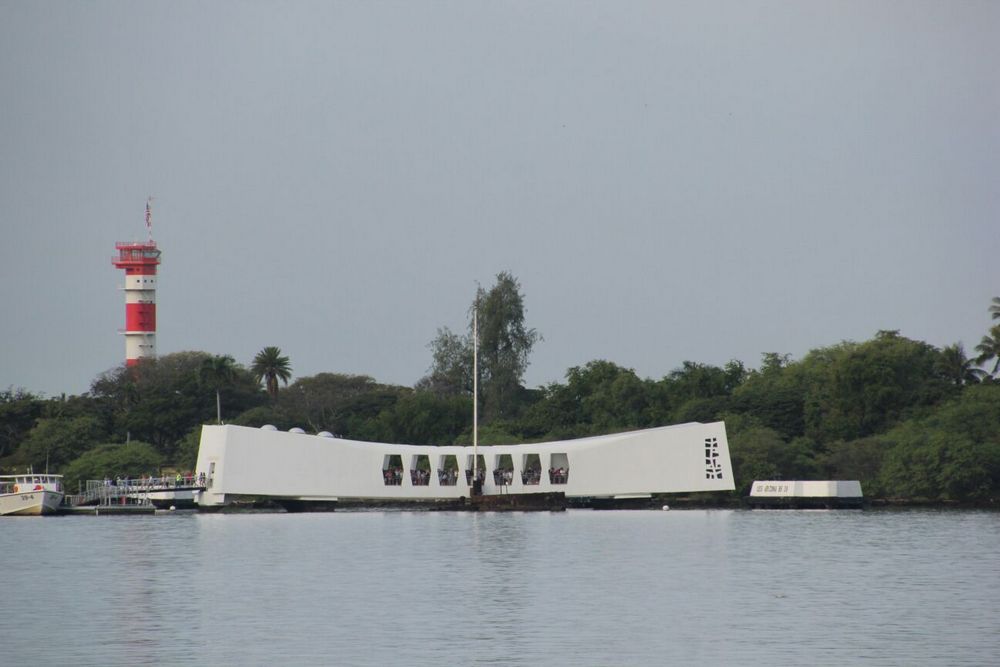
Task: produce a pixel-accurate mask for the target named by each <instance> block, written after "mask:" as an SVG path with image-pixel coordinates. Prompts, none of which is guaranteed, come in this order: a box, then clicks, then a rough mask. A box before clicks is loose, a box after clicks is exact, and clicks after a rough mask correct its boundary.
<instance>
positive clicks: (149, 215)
mask: <svg viewBox="0 0 1000 667" xmlns="http://www.w3.org/2000/svg"><path fill="white" fill-rule="evenodd" d="M152 201H153V198H152V197H150V198H149V199H147V200H146V229H148V230H149V231H153V209H152V207H151V206H150V205H149V204H150V202H152Z"/></svg>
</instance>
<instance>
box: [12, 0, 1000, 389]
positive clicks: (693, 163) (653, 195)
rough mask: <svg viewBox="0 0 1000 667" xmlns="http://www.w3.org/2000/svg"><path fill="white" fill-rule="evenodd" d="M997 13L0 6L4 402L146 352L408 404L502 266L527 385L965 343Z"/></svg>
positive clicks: (712, 7)
mask: <svg viewBox="0 0 1000 667" xmlns="http://www.w3.org/2000/svg"><path fill="white" fill-rule="evenodd" d="M998 35H1000V2H995V1H985V2H940V1H933V2H915V1H914V2H909V1H907V2H903V1H899V2H880V1H874V2H873V1H871V0H863V1H859V2H753V1H747V0H739V1H736V2H701V1H693V2H667V1H659V2H591V3H584V2H580V1H578V0H574V1H572V2H545V1H542V2H527V1H524V2H496V1H491V2H470V1H469V0H460V1H456V2H419V1H406V2H328V1H323V2H271V3H264V2H235V3H234V2H142V3H132V2H86V3H83V2H15V1H13V0H0V95H2V104H0V231H2V237H0V271H2V281H0V307H2V316H0V389H3V388H7V387H15V388H17V387H23V388H26V389H29V390H31V391H35V392H44V393H45V394H46V395H50V396H51V395H58V394H60V393H62V392H67V393H81V392H84V391H87V390H88V388H89V386H90V383H91V381H92V380H93V379H94V378H95V377H96V376H97V375H98V374H100V373H101V372H103V371H105V370H108V369H110V368H113V367H115V366H116V365H118V364H121V363H122V361H123V360H124V350H125V344H124V341H123V337H122V336H121V335H119V334H118V330H119V329H121V328H123V326H124V317H125V307H124V297H123V294H122V292H120V291H118V286H119V285H121V284H122V282H123V276H122V272H121V271H117V270H115V269H114V268H113V267H112V265H111V256H112V255H113V253H114V244H115V242H116V241H123V240H143V239H144V238H145V235H146V228H145V225H144V223H143V212H144V206H145V201H146V197H147V196H149V195H153V196H154V197H155V198H156V199H155V202H154V223H153V235H154V237H155V239H156V241H157V243H158V244H159V245H160V247H161V249H162V251H163V263H162V265H161V267H160V272H159V290H158V292H157V300H158V306H157V316H158V320H159V322H158V324H159V328H158V332H157V347H158V351H159V353H160V354H161V355H162V354H166V353H170V352H176V351H180V350H204V351H207V352H211V353H216V354H232V355H233V356H234V357H235V358H236V360H237V361H239V362H241V363H243V364H249V362H250V361H251V359H252V358H253V355H254V354H255V353H256V352H257V351H259V350H260V349H261V348H263V347H264V346H266V345H277V346H279V347H280V348H281V349H282V350H283V351H284V352H285V353H286V354H288V355H289V356H290V357H291V362H292V366H293V368H294V371H295V376H296V377H301V376H304V375H312V374H315V373H319V372H324V371H333V372H343V373H362V374H367V375H371V376H372V377H374V378H375V379H376V380H378V381H381V382H389V383H398V384H404V385H412V384H413V383H414V382H416V381H417V380H418V379H419V378H420V377H421V376H422V375H423V374H424V373H425V372H426V371H427V368H428V366H429V365H430V361H431V355H430V351H429V350H428V348H427V344H428V342H429V341H430V340H432V339H433V338H434V336H435V333H436V330H437V328H438V327H440V326H448V327H450V328H451V329H453V330H461V329H462V328H463V327H464V325H465V316H466V311H467V308H468V306H469V303H470V302H471V300H472V298H473V295H474V293H475V289H476V283H477V282H479V283H481V284H483V285H484V286H487V287H488V286H489V285H490V284H492V282H493V279H494V276H495V275H496V274H497V273H498V272H500V271H503V270H509V271H511V272H512V273H513V274H514V275H515V276H516V277H517V278H518V279H519V280H520V283H521V286H522V290H523V294H524V297H525V305H526V308H527V324H528V325H529V326H532V327H535V328H537V329H538V331H539V332H540V333H541V334H542V335H543V336H544V339H545V340H544V342H542V343H540V344H538V346H537V347H536V349H535V351H534V353H533V355H532V357H531V366H530V368H529V370H528V373H527V377H526V381H527V384H528V385H529V386H537V385H539V384H543V383H547V382H551V381H556V380H562V379H563V377H564V374H565V372H566V370H567V368H569V367H571V366H576V365H582V364H584V363H586V362H587V361H590V360H593V359H608V360H610V361H614V362H616V363H618V364H621V365H623V366H626V367H630V368H634V369H635V371H636V372H637V373H638V374H639V375H640V376H642V377H652V378H659V377H662V376H663V375H665V374H666V373H668V372H670V371H671V370H672V369H674V368H676V367H678V366H679V365H680V364H681V363H682V362H683V361H684V360H692V361H697V362H702V363H711V364H723V363H725V362H726V361H728V360H729V359H732V358H736V359H740V360H742V361H744V362H745V363H747V364H748V365H749V366H757V365H758V364H759V360H760V355H761V353H762V352H769V351H774V352H782V353H789V354H791V355H792V356H793V358H796V359H799V358H801V357H802V356H803V355H805V354H806V353H807V352H808V351H809V350H810V349H814V348H817V347H822V346H826V345H831V344H835V343H837V342H839V341H841V340H855V341H863V340H867V339H869V338H871V337H872V336H873V335H874V334H875V333H876V331H878V330H879V329H899V330H900V331H901V333H902V334H903V335H905V336H908V337H911V338H915V339H919V340H925V341H927V342H929V343H932V344H934V345H938V346H943V345H946V344H950V343H953V342H958V341H961V342H963V343H964V344H965V346H966V350H967V351H968V352H970V353H971V352H972V348H973V347H974V346H975V344H976V343H977V342H978V341H979V339H980V337H981V336H982V335H983V334H984V333H986V331H987V329H988V328H989V326H990V320H989V315H988V312H987V308H988V306H989V301H990V298H991V297H992V296H994V295H998V294H1000V269H998V261H997V258H998V249H1000V220H998V211H1000V73H998V72H1000V37H998Z"/></svg>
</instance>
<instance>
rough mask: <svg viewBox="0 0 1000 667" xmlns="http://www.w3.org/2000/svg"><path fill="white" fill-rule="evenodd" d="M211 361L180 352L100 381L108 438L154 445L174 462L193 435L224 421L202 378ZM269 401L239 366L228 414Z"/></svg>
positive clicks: (96, 390)
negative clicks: (199, 427) (188, 436)
mask: <svg viewBox="0 0 1000 667" xmlns="http://www.w3.org/2000/svg"><path fill="white" fill-rule="evenodd" d="M207 359H211V355H209V354H207V353H205V352H192V351H186V352H174V353H172V354H167V355H162V356H160V357H157V358H155V359H143V360H141V361H140V363H139V364H137V365H135V366H130V367H126V366H124V365H122V366H119V367H117V368H115V369H112V370H110V371H108V372H106V373H104V374H102V375H101V376H99V377H98V378H97V379H96V380H95V381H94V382H93V383H92V384H91V390H90V394H91V396H92V397H93V402H94V404H95V406H96V408H95V410H94V414H97V415H98V416H99V417H100V419H101V420H102V424H105V426H104V428H105V430H106V431H107V432H108V436H109V437H108V439H109V440H113V441H118V442H124V441H126V440H141V441H142V442H148V443H150V444H152V445H153V446H154V447H156V449H157V451H158V452H160V453H161V454H162V455H163V456H164V458H165V459H166V460H168V461H169V460H171V457H172V456H173V455H174V452H175V450H176V448H177V445H178V444H179V443H180V442H181V440H183V438H184V437H185V435H186V434H187V433H188V431H190V430H191V429H192V428H194V427H195V426H197V425H200V424H204V423H209V422H214V421H215V419H216V418H217V416H218V409H217V408H218V407H219V406H218V404H217V402H216V400H215V395H214V393H215V392H214V389H212V388H211V387H209V386H207V385H206V384H205V383H203V382H202V381H201V379H200V375H201V368H202V365H203V364H204V362H205V360H207ZM265 398H266V395H265V394H264V393H263V392H261V391H260V386H259V384H258V383H257V382H255V381H254V379H253V377H252V376H251V375H250V373H249V372H248V371H247V370H246V369H243V368H242V367H239V366H236V367H235V370H234V379H233V384H232V385H230V386H229V387H228V388H227V389H226V405H227V411H231V412H232V413H234V414H239V413H241V412H244V411H246V410H248V409H250V408H252V407H254V406H256V405H260V404H261V403H263V402H265Z"/></svg>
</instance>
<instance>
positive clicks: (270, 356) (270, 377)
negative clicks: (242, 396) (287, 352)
mask: <svg viewBox="0 0 1000 667" xmlns="http://www.w3.org/2000/svg"><path fill="white" fill-rule="evenodd" d="M250 372H251V373H253V376H254V379H255V380H257V382H261V381H264V385H265V387H266V388H267V393H268V395H269V396H270V397H271V400H274V399H276V398H277V397H278V380H281V381H282V382H283V383H284V384H285V386H288V381H289V380H290V379H291V377H292V367H291V365H290V364H289V362H288V357H286V356H283V355H282V354H281V350H280V349H279V348H277V347H274V346H273V345H272V346H268V347H265V348H264V349H263V350H261V351H260V352H258V353H257V356H255V357H254V358H253V364H252V365H251V366H250Z"/></svg>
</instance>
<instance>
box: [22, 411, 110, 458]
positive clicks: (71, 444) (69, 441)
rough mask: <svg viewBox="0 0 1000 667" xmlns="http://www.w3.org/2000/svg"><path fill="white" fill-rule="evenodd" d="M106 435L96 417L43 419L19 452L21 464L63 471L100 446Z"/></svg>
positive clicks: (30, 433)
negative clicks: (88, 451) (83, 454)
mask: <svg viewBox="0 0 1000 667" xmlns="http://www.w3.org/2000/svg"><path fill="white" fill-rule="evenodd" d="M102 437H105V433H104V432H103V431H102V430H101V428H100V422H99V420H98V419H97V418H96V417H95V416H93V415H81V416H79V417H55V418H42V419H39V420H38V423H37V424H36V425H35V427H34V428H33V429H31V431H30V432H29V433H28V437H27V438H25V440H24V442H23V443H22V444H21V447H20V448H19V449H18V456H17V458H18V459H19V462H20V463H22V464H23V465H30V466H32V467H34V468H35V469H36V470H45V469H51V470H53V471H56V470H59V469H61V468H62V466H64V465H66V464H67V463H69V462H70V461H72V460H73V459H75V458H76V457H78V456H80V455H81V454H82V453H83V452H85V451H87V450H88V449H90V448H91V447H93V446H94V445H95V444H97V443H98V442H99V441H100V439H101V438H102Z"/></svg>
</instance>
